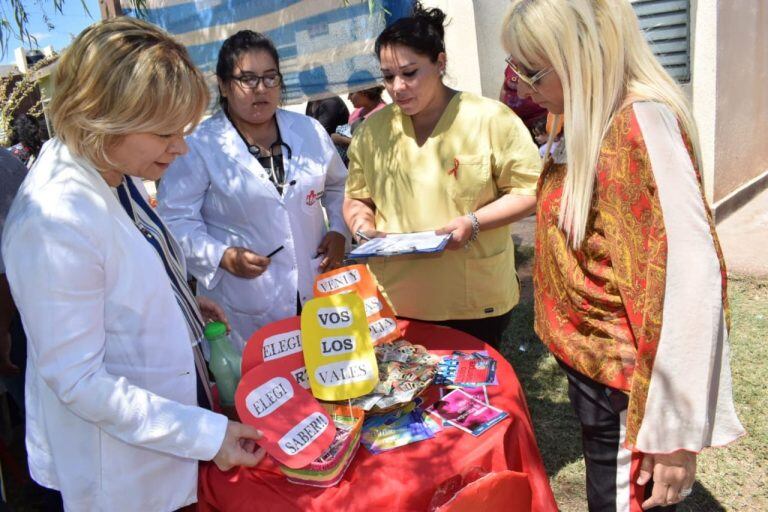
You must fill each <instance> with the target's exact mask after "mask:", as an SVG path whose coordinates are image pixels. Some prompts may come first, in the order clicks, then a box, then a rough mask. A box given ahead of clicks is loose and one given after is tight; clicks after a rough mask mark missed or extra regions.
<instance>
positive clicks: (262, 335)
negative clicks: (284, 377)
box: [241, 316, 309, 389]
mask: <svg viewBox="0 0 768 512" xmlns="http://www.w3.org/2000/svg"><path fill="white" fill-rule="evenodd" d="M281 358H286V359H288V360H289V361H291V362H290V364H289V366H290V368H291V375H293V377H294V379H296V382H298V383H299V384H300V385H301V387H303V388H304V389H309V377H308V376H307V369H306V368H305V366H304V353H303V352H302V351H301V317H298V316H292V317H290V318H284V319H283V320H278V321H277V322H272V323H271V324H267V325H265V326H264V327H262V328H261V329H259V330H258V331H256V332H255V333H253V335H252V336H251V337H250V339H249V340H248V343H246V345H245V350H243V364H242V372H241V375H245V374H246V373H248V371H249V370H250V369H251V368H255V367H256V366H258V365H260V364H262V363H264V362H270V361H274V360H276V359H281Z"/></svg>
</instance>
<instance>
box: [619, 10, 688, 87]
mask: <svg viewBox="0 0 768 512" xmlns="http://www.w3.org/2000/svg"><path fill="white" fill-rule="evenodd" d="M632 7H634V9H635V13H636V14H637V17H638V19H639V20H640V28H641V29H642V30H643V32H644V33H645V38H646V40H647V41H648V43H649V44H650V45H651V49H652V50H653V53H654V54H655V55H656V57H657V58H658V59H659V62H661V64H662V65H663V66H664V67H665V68H666V70H667V71H668V72H669V74H670V75H672V77H673V78H675V79H676V80H677V81H678V82H682V83H685V82H689V81H690V80H691V52H690V48H691V47H690V33H691V31H690V26H691V2H690V0H632Z"/></svg>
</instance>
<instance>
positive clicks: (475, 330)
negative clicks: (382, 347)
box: [414, 310, 512, 350]
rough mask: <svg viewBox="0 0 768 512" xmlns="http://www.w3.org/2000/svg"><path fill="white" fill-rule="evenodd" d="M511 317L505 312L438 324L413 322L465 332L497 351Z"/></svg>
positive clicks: (509, 312)
mask: <svg viewBox="0 0 768 512" xmlns="http://www.w3.org/2000/svg"><path fill="white" fill-rule="evenodd" d="M511 317H512V310H509V311H507V312H506V313H504V314H503V315H499V316H492V317H488V318H477V319H472V320H441V321H438V322H430V321H428V320H419V319H417V318H414V320H417V321H419V322H426V323H428V324H434V325H442V326H443V327H450V328H451V329H456V330H457V331H461V332H465V333H467V334H470V335H472V336H474V337H475V338H477V339H479V340H482V341H484V342H486V343H487V344H489V345H490V346H492V347H493V348H495V349H496V350H498V349H499V347H500V346H501V340H502V337H503V335H504V331H505V330H506V329H507V326H508V325H509V319H510V318H511Z"/></svg>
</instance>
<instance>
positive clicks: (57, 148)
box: [2, 139, 227, 511]
mask: <svg viewBox="0 0 768 512" xmlns="http://www.w3.org/2000/svg"><path fill="white" fill-rule="evenodd" d="M141 190H143V188H141ZM2 250H3V257H4V258H5V262H6V272H7V276H8V281H9V282H10V285H11V291H12V293H13V298H14V300H15V301H16V305H17V306H18V308H19V311H20V313H21V318H22V321H23V323H24V329H25V330H26V333H27V339H28V344H29V345H28V360H27V361H28V362H27V374H26V405H27V432H26V442H27V452H28V457H29V468H30V472H31V474H32V477H33V478H34V479H35V480H36V481H37V482H39V483H40V484H41V485H43V486H45V487H49V488H53V489H58V490H60V491H61V493H62V495H63V498H64V506H65V508H66V509H67V510H83V511H95V510H109V511H122V510H125V511H136V510H152V511H170V510H175V509H178V508H180V507H183V506H185V505H187V504H190V503H193V502H194V501H196V488H197V464H198V463H197V460H198V459H199V460H209V459H211V458H212V457H213V456H214V455H215V454H216V453H217V451H218V450H219V448H220V446H221V443H222V440H223V439H224V434H225V431H226V427H227V419H226V417H224V416H222V415H219V414H215V413H213V412H210V411H207V410H204V409H201V408H199V407H196V405H195V404H196V380H195V365H194V360H193V354H192V347H191V343H190V338H189V331H188V330H187V326H186V324H185V321H184V318H183V316H182V312H181V309H180V308H179V306H178V304H177V302H176V298H175V296H174V293H173V290H172V289H171V284H170V282H169V280H168V277H167V274H166V273H165V270H164V268H163V265H162V263H161V260H160V257H159V256H158V255H157V253H156V252H155V251H154V249H153V248H152V247H151V246H150V245H149V244H148V243H147V241H146V240H145V239H144V237H143V236H142V235H141V233H140V232H139V230H138V229H136V227H135V225H134V224H133V222H132V221H131V219H129V218H128V215H127V214H126V213H125V211H124V210H123V208H122V206H121V205H120V203H119V201H118V199H117V197H116V195H115V192H114V189H110V187H109V186H108V185H107V183H106V182H105V181H104V180H103V178H101V176H100V175H99V174H98V171H96V169H94V168H93V167H91V166H90V165H88V164H86V163H84V162H83V161H81V160H79V159H76V158H74V157H73V156H72V155H71V154H70V152H69V150H68V149H67V148H66V146H64V145H63V144H62V143H61V142H60V141H58V140H57V139H53V140H52V141H50V142H48V143H47V144H46V145H45V147H44V148H43V151H42V153H41V155H40V158H39V159H38V161H37V163H36V164H35V166H34V168H33V169H32V170H31V171H30V173H29V175H28V176H27V178H26V180H25V181H24V183H23V184H22V186H21V189H20V190H19V193H18V195H17V196H16V199H15V200H14V203H13V206H12V207H11V211H10V213H9V214H8V218H7V221H6V224H5V230H4V233H3V243H2Z"/></svg>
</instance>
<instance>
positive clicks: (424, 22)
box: [375, 1, 445, 62]
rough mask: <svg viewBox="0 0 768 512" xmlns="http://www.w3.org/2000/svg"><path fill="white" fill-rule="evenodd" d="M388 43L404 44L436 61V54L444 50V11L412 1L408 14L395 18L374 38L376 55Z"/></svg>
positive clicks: (379, 55) (378, 55) (379, 54)
mask: <svg viewBox="0 0 768 512" xmlns="http://www.w3.org/2000/svg"><path fill="white" fill-rule="evenodd" d="M390 45H401V46H405V47H407V48H410V49H411V50H413V51H414V52H416V53H420V54H422V55H426V56H427V57H429V58H430V60H431V61H432V62H436V61H437V56H438V55H440V54H441V53H443V52H445V13H444V12H443V11H441V10H440V9H438V8H436V7H434V8H431V9H425V8H424V6H422V5H421V2H419V1H416V2H414V4H413V10H412V11H411V15H410V16H408V17H406V18H400V19H398V20H396V21H395V22H394V23H392V24H391V25H390V26H388V27H387V28H385V29H384V30H383V31H382V32H381V34H379V37H377V38H376V45H375V50H376V56H377V57H379V58H380V57H381V49H382V48H383V47H385V46H390Z"/></svg>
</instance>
